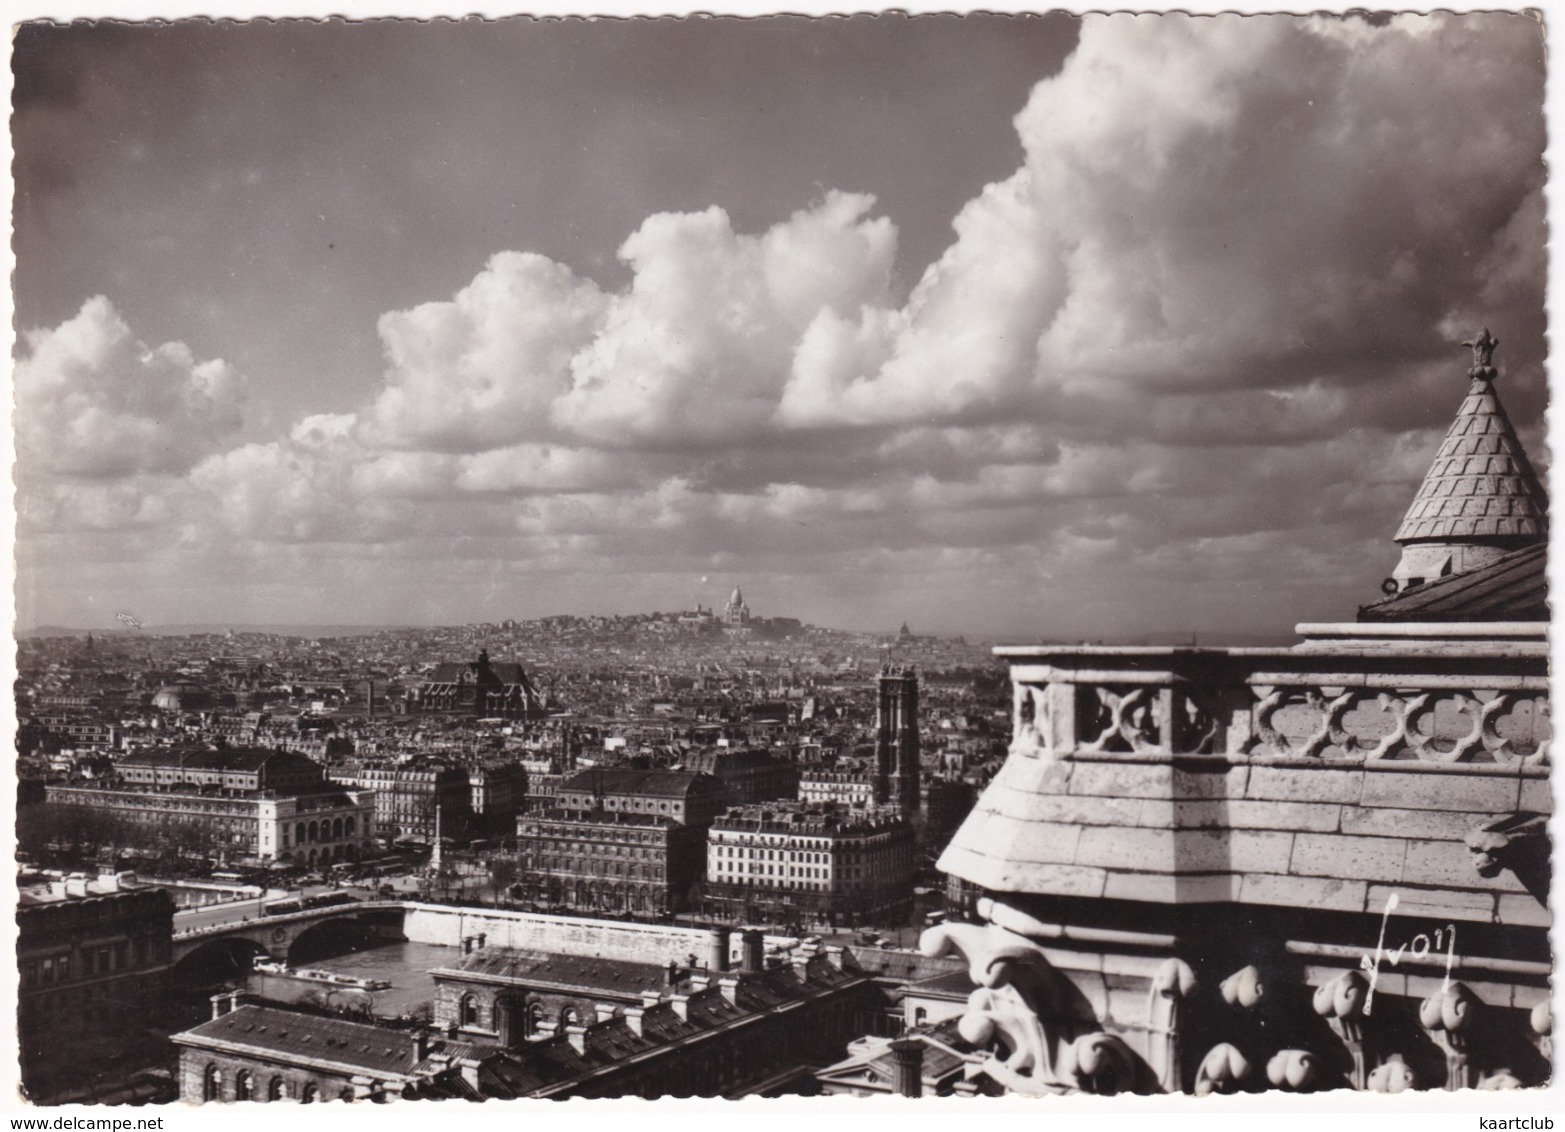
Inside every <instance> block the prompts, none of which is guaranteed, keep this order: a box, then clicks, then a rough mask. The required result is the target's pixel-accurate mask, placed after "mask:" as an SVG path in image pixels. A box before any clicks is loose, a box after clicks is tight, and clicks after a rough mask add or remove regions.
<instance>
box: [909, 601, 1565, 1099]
mask: <svg viewBox="0 0 1565 1132" xmlns="http://www.w3.org/2000/svg"><path fill="white" fill-rule="evenodd" d="M1545 632H1546V627H1545V626H1543V625H1541V624H1516V625H1510V624H1499V625H1496V624H1484V625H1429V624H1415V625H1409V624H1393V625H1357V624H1355V625H1325V626H1301V627H1300V633H1301V635H1302V636H1303V637H1304V640H1303V642H1302V643H1301V644H1299V645H1297V646H1294V647H1292V648H1236V649H1210V648H1207V649H1203V648H1110V647H1094V646H1080V647H1065V646H1038V647H1024V648H1003V649H999V650H997V652H998V653H999V655H1000V656H1002V657H1003V658H1005V659H1006V660H1007V661H1008V662H1009V664H1010V668H1011V678H1012V685H1013V695H1014V718H1013V738H1012V743H1011V748H1010V755H1009V757H1008V758H1007V759H1006V762H1005V765H1004V766H1003V767H1002V768H1001V769H1000V772H999V773H998V774H997V775H996V777H995V778H994V780H993V781H992V782H991V783H990V784H989V786H988V787H987V788H986V789H985V791H984V793H983V795H982V797H981V798H980V799H979V801H978V803H977V805H976V806H975V808H974V810H973V812H972V813H971V814H970V815H969V817H968V819H967V820H966V821H965V822H964V823H963V825H962V827H961V828H960V829H959V830H958V831H957V833H956V835H955V837H954V838H953V839H952V841H951V843H950V845H949V846H948V847H947V849H946V851H945V853H944V854H943V855H942V857H941V860H940V866H939V867H940V868H941V870H942V871H944V872H946V873H949V874H951V875H953V876H955V877H957V878H959V879H960V880H962V881H963V882H965V883H966V885H967V886H968V887H969V888H970V889H972V890H976V891H977V892H978V893H979V894H980V898H979V899H978V900H977V901H976V905H975V909H974V910H975V911H976V913H977V915H978V917H979V919H981V920H982V921H984V922H983V923H982V924H970V925H953V926H952V927H951V928H950V929H948V930H941V929H931V931H930V932H929V933H926V936H925V940H924V946H925V949H926V950H928V951H929V952H930V953H931V954H949V953H952V952H957V953H961V954H963V955H964V956H965V957H966V958H967V959H968V960H969V961H970V964H971V968H972V975H973V980H974V982H975V984H976V985H977V987H978V989H977V990H976V991H975V992H974V995H973V997H972V999H971V1000H970V1002H969V1010H968V1012H967V1013H966V1014H965V1015H964V1018H963V1022H962V1033H963V1035H964V1037H966V1038H967V1039H968V1040H969V1041H970V1042H973V1043H974V1044H975V1045H977V1046H979V1047H980V1048H988V1047H990V1046H992V1047H993V1052H992V1053H991V1054H990V1055H989V1056H988V1057H987V1058H986V1059H984V1060H982V1061H981V1072H982V1073H983V1074H986V1075H987V1076H989V1077H991V1078H993V1079H994V1080H996V1081H999V1082H1000V1083H1002V1084H1003V1085H1004V1086H1005V1087H1006V1088H1008V1089H1012V1090H1014V1091H1018V1092H1027V1093H1035V1094H1036V1093H1050V1092H1071V1091H1087V1092H1114V1091H1127V1090H1128V1091H1136V1092H1143V1091H1157V1090H1166V1091H1180V1090H1182V1091H1190V1092H1195V1093H1224V1092H1235V1091H1252V1090H1257V1089H1284V1090H1292V1091H1308V1090H1311V1089H1317V1088H1343V1087H1352V1088H1359V1089H1372V1090H1373V1089H1378V1090H1382V1091H1399V1090H1401V1089H1406V1088H1429V1087H1441V1086H1444V1087H1446V1088H1470V1087H1479V1088H1505V1087H1512V1086H1514V1085H1515V1084H1535V1083H1537V1081H1539V1080H1541V1079H1542V1078H1543V1077H1545V1076H1546V1075H1547V1072H1548V1061H1549V1058H1548V1053H1547V1052H1546V1051H1547V1049H1548V1043H1549V1041H1550V1038H1549V1022H1548V1018H1547V1016H1546V1003H1547V999H1548V987H1549V981H1548V980H1549V973H1550V971H1551V969H1552V963H1551V962H1550V957H1549V947H1548V939H1547V932H1548V929H1549V927H1550V925H1551V923H1552V918H1551V915H1550V911H1549V904H1548V894H1549V879H1550V874H1549V863H1548V857H1549V851H1548V850H1549V843H1548V831H1547V818H1548V815H1549V814H1550V813H1552V810H1553V800H1552V794H1551V791H1550V783H1549V745H1550V741H1551V738H1552V736H1551V730H1550V713H1549V693H1548V677H1547V666H1548V653H1547V642H1546V638H1545ZM1437 941H1438V942H1437ZM1203 988H1204V989H1203ZM1372 1004H1373V1005H1372ZM1540 1004H1542V1005H1540ZM1372 1011H1373V1013H1372ZM1540 1011H1542V1012H1541V1013H1540ZM1420 1035H1421V1036H1420Z"/></svg>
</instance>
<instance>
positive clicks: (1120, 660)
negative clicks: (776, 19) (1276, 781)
mask: <svg viewBox="0 0 1565 1132" xmlns="http://www.w3.org/2000/svg"><path fill="white" fill-rule="evenodd" d="M1346 628H1347V627H1342V626H1300V630H1301V632H1303V633H1305V634H1306V637H1307V639H1306V641H1305V643H1304V644H1303V645H1300V646H1296V647H1293V648H1286V649H1263V648H1238V649H1199V648H1109V647H1091V646H1081V647H1074V648H1052V647H1045V648H1032V647H1028V648H1002V649H998V650H996V651H997V653H998V654H999V655H1000V656H1002V657H1004V658H1006V659H1007V660H1008V661H1009V662H1010V664H1011V677H1012V684H1013V694H1014V718H1013V722H1014V728H1013V742H1012V747H1011V749H1012V752H1013V753H1014V754H1017V755H1021V756H1029V755H1043V756H1058V757H1062V758H1071V757H1076V756H1093V755H1105V754H1123V755H1139V756H1148V757H1154V758H1156V757H1168V756H1174V755H1218V756H1224V757H1226V758H1228V759H1231V760H1264V759H1306V760H1308V759H1321V760H1334V761H1355V760H1357V761H1377V760H1399V761H1412V762H1418V763H1446V764H1450V763H1460V764H1468V765H1474V764H1500V765H1515V764H1526V765H1535V766H1536V765H1543V764H1546V763H1547V761H1548V747H1549V740H1550V737H1551V731H1550V724H1549V695H1548V675H1547V664H1548V646H1547V642H1546V641H1545V640H1544V638H1543V631H1542V627H1541V626H1537V625H1531V624H1529V625H1526V626H1517V627H1507V626H1500V627H1499V628H1500V629H1501V630H1502V631H1505V630H1507V629H1508V630H1509V636H1508V637H1504V638H1502V639H1498V640H1493V639H1489V640H1481V641H1480V640H1473V639H1470V638H1464V637H1461V636H1456V637H1440V636H1434V635H1428V634H1426V635H1423V636H1414V635H1412V634H1410V633H1409V632H1408V631H1407V627H1406V626H1400V625H1398V626H1389V627H1384V628H1381V633H1382V634H1383V635H1381V636H1376V637H1364V636H1362V635H1361V636H1360V637H1358V638H1352V639H1348V638H1339V637H1337V636H1335V635H1334V633H1335V632H1341V631H1345V630H1346ZM1351 628H1352V629H1353V630H1355V631H1357V632H1359V633H1360V634H1364V633H1366V632H1373V631H1374V630H1375V629H1376V628H1377V627H1373V626H1358V625H1355V626H1352V627H1351ZM1419 628H1423V629H1426V630H1432V631H1434V632H1439V631H1442V630H1444V631H1446V632H1452V631H1453V630H1455V629H1466V628H1467V627H1466V626H1459V627H1452V626H1420V627H1419ZM1485 628H1490V627H1488V626H1485ZM1388 629H1389V630H1395V631H1396V632H1395V633H1394V635H1393V634H1391V633H1388V632H1387V630H1388ZM1312 632H1313V633H1314V634H1315V635H1313V636H1311V635H1310V634H1311V633H1312Z"/></svg>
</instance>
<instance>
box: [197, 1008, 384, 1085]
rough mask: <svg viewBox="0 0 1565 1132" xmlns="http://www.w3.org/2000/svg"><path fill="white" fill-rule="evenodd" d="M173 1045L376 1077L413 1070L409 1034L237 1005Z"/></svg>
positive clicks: (313, 1016)
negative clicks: (215, 1047) (211, 1047)
mask: <svg viewBox="0 0 1565 1132" xmlns="http://www.w3.org/2000/svg"><path fill="white" fill-rule="evenodd" d="M176 1040H178V1041H181V1042H189V1043H190V1044H203V1045H204V1044H205V1043H207V1042H212V1041H215V1042H224V1043H227V1044H229V1045H237V1046H243V1047H246V1048H249V1049H252V1050H256V1051H257V1052H260V1053H267V1054H272V1055H275V1056H278V1057H282V1058H290V1057H292V1058H306V1057H307V1058H311V1059H314V1060H318V1061H329V1062H333V1063H335V1064H337V1065H344V1066H349V1067H351V1068H352V1069H353V1070H355V1071H359V1072H364V1073H370V1074H374V1075H376V1076H380V1077H401V1076H405V1075H407V1074H409V1073H411V1072H412V1070H413V1066H414V1057H413V1055H414V1052H415V1050H414V1043H413V1036H412V1035H411V1034H409V1033H404V1032H402V1031H399V1030H386V1029H382V1028H381V1027H379V1026H368V1025H365V1024H364V1023H362V1022H345V1021H343V1020H341V1019H338V1018H321V1017H317V1016H316V1015H313V1014H298V1013H295V1012H294V1011H291V1010H281V1009H278V1008H276V1007H271V1006H253V1005H246V1006H241V1007H239V1008H238V1009H236V1010H231V1011H229V1012H228V1013H227V1014H224V1015H223V1016H222V1017H220V1018H213V1019H212V1020H211V1021H210V1022H203V1023H202V1024H201V1025H199V1026H196V1027H194V1028H193V1029H190V1030H187V1031H185V1032H184V1033H183V1034H180V1035H178V1036H177V1038H176Z"/></svg>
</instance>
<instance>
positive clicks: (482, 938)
mask: <svg viewBox="0 0 1565 1132" xmlns="http://www.w3.org/2000/svg"><path fill="white" fill-rule="evenodd" d="M487 942H489V934H488V933H487V932H479V933H478V950H479V951H482V950H483V949H484V944H485V943H487Z"/></svg>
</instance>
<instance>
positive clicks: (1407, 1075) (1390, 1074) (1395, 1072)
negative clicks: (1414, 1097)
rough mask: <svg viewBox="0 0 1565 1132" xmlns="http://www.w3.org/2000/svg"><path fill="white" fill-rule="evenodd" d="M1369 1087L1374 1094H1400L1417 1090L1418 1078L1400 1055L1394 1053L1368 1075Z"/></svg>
mask: <svg viewBox="0 0 1565 1132" xmlns="http://www.w3.org/2000/svg"><path fill="white" fill-rule="evenodd" d="M1369 1087H1370V1090H1371V1091H1372V1092H1376V1093H1402V1092H1406V1091H1407V1090H1409V1089H1416V1088H1418V1078H1417V1077H1415V1076H1414V1075H1413V1070H1412V1068H1411V1067H1409V1065H1408V1064H1407V1062H1405V1061H1403V1060H1402V1055H1401V1054H1400V1053H1394V1054H1392V1055H1391V1056H1390V1057H1388V1058H1387V1059H1386V1062H1385V1064H1384V1065H1382V1066H1380V1067H1379V1068H1378V1069H1376V1070H1375V1071H1374V1072H1373V1073H1371V1074H1370V1075H1369Z"/></svg>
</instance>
